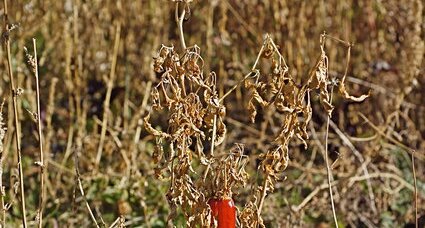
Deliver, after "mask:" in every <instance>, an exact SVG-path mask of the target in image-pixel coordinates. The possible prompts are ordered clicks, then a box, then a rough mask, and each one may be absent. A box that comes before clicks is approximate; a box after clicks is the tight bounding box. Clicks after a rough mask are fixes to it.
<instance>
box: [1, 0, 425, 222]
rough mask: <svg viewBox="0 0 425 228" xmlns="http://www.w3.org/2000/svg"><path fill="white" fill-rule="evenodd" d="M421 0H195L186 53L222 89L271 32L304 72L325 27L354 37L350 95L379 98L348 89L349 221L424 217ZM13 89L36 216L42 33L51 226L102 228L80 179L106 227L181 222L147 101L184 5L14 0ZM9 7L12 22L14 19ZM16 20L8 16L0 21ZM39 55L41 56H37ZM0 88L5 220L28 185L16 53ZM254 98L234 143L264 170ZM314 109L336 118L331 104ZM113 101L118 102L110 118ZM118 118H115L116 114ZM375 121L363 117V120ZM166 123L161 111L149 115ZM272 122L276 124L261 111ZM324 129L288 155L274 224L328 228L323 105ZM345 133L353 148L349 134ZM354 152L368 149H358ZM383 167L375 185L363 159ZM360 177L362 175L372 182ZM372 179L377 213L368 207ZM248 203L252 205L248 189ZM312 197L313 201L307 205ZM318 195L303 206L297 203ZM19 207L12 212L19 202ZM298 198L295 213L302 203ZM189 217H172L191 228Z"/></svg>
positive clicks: (335, 54) (340, 203)
mask: <svg viewBox="0 0 425 228" xmlns="http://www.w3.org/2000/svg"><path fill="white" fill-rule="evenodd" d="M423 5H424V3H423V1H422V0H411V1H397V0H388V1H379V0H374V1H370V0H360V1H353V0H330V1H293V0H286V1H280V0H279V1H278V0H261V1H260V0H246V1H238V0H221V1H219V0H211V1H201V0H199V1H196V0H195V1H193V2H192V3H191V5H190V6H191V7H190V16H189V17H188V18H187V20H186V21H185V22H184V34H185V38H186V43H187V44H188V46H192V45H194V44H197V45H198V46H199V47H200V48H201V55H202V56H203V58H204V61H205V66H204V72H208V71H210V70H212V71H215V72H216V73H217V76H218V77H217V78H218V85H219V91H220V95H223V94H224V93H225V92H226V91H227V90H228V89H229V88H230V87H231V86H233V85H234V84H235V83H236V82H237V81H239V80H240V79H241V78H242V77H243V76H244V75H245V74H246V73H248V72H249V71H250V67H251V66H252V64H253V63H254V61H255V58H256V54H257V53H258V51H259V48H260V47H261V45H262V40H263V37H264V35H265V34H266V33H269V34H270V35H271V36H272V37H273V39H274V41H275V42H276V44H277V45H278V47H279V49H280V51H281V53H282V54H283V56H284V57H285V59H286V60H287V64H288V66H289V70H290V74H291V75H292V76H293V77H294V78H295V79H296V80H298V81H302V80H305V79H306V77H307V76H308V73H309V71H310V69H311V68H312V67H313V66H314V64H315V63H316V60H317V58H318V57H319V55H320V46H319V38H320V34H321V33H323V31H326V32H327V34H329V35H332V36H334V37H338V38H341V39H342V40H346V41H349V42H352V43H353V44H354V46H353V48H352V56H351V65H350V68H349V76H348V78H347V84H348V87H349V88H350V91H351V93H353V94H355V95H360V94H365V93H367V92H368V91H369V90H370V91H371V96H370V97H369V98H368V99H367V100H366V101H365V102H362V103H352V102H349V101H344V100H343V99H341V98H338V97H336V98H335V100H334V104H335V110H334V115H333V118H332V120H333V122H334V124H333V125H331V128H330V132H329V152H330V154H331V155H330V157H331V159H332V162H333V175H334V179H335V180H337V181H338V184H337V185H336V187H335V188H334V192H335V203H336V211H337V213H338V218H339V225H340V226H341V227H403V226H406V227H408V226H409V225H410V226H411V225H412V224H414V209H415V207H414V199H413V190H414V187H413V175H412V161H411V156H410V154H409V153H408V151H412V150H416V174H417V181H418V183H417V187H418V205H419V217H421V219H422V220H423V219H424V216H425V212H424V209H425V206H424V205H425V204H424V203H423V202H424V199H425V175H424V174H425V169H424V165H423V164H424V157H425V156H424V151H425V142H424V138H425V102H424V101H425V96H424V95H425V88H424V83H425V77H424V74H425V70H424V69H425V64H424V61H423V59H424V53H425V51H424V40H425V32H424V31H425V21H424V17H425V11H424V6H423ZM8 7H9V9H8V10H9V20H10V23H13V24H17V25H18V28H17V29H15V30H13V31H11V32H10V40H11V48H12V65H13V71H14V72H15V76H16V79H15V80H16V81H15V84H16V85H17V86H18V87H19V88H22V89H24V93H23V94H22V95H21V96H19V100H18V101H19V113H20V123H21V129H20V131H21V132H22V151H23V163H22V164H23V169H24V182H25V195H26V200H27V202H26V206H27V213H28V218H29V221H30V220H31V222H30V224H31V226H33V225H34V224H36V222H35V218H36V214H37V203H38V198H39V193H40V192H39V191H40V190H39V174H38V167H37V166H36V165H34V162H36V161H38V160H39V157H38V156H39V155H38V153H37V147H38V141H37V140H38V139H37V134H36V132H37V127H36V124H34V121H32V116H31V115H30V114H29V113H28V112H27V111H26V110H35V109H36V108H35V107H36V103H35V102H36V100H35V87H34V86H35V85H34V78H33V76H32V73H31V72H30V70H29V68H28V67H27V63H26V60H25V52H24V47H25V46H26V47H28V49H29V50H30V52H31V50H32V48H30V47H32V38H36V40H37V48H38V59H39V73H40V87H41V117H40V118H41V120H42V121H43V125H44V131H43V133H44V135H45V139H44V144H45V145H44V146H45V154H46V158H45V159H46V161H45V163H46V164H45V165H46V167H47V168H46V169H47V171H46V173H47V179H46V198H45V206H44V222H45V226H46V227H74V226H82V227H89V226H92V225H93V223H92V221H91V219H90V216H89V214H88V211H87V208H86V206H85V203H84V198H83V197H82V196H81V194H80V192H79V189H78V183H77V181H76V172H75V157H76V156H75V155H78V167H79V172H80V174H81V182H82V186H83V189H84V191H85V193H86V199H87V201H88V202H89V204H90V206H91V208H92V210H93V213H94V215H95V217H96V219H97V220H98V222H99V223H100V224H106V225H107V226H109V225H111V224H112V223H113V222H114V221H116V219H117V218H119V217H120V216H121V217H122V218H123V221H124V223H125V224H126V225H127V226H129V227H134V226H142V227H164V226H165V225H166V219H167V216H168V210H169V208H168V205H167V200H166V198H165V193H166V190H167V182H166V181H161V180H157V179H156V178H155V177H154V175H153V174H154V168H155V166H154V165H153V161H152V158H151V155H152V152H153V146H154V143H153V142H154V141H153V137H152V136H150V135H149V134H148V133H147V132H146V131H145V130H144V128H143V117H144V116H145V115H146V114H147V111H148V110H149V109H150V107H149V104H150V102H148V101H149V96H150V90H151V88H152V83H154V82H155V81H156V80H157V79H158V77H159V76H158V75H156V74H155V73H154V71H153V64H152V63H153V57H154V56H155V55H156V52H157V51H158V50H159V48H160V47H161V44H164V45H174V46H175V47H176V49H177V50H181V47H180V44H179V39H178V31H177V26H176V23H175V20H174V10H175V3H174V2H172V1H165V0H139V1H125V0H103V1H101V0H91V1H84V0H63V1H53V0H52V1H45V0H14V1H9V5H8ZM3 14H4V10H3V8H2V9H1V11H0V15H2V17H3ZM2 19H3V18H2ZM117 23H120V24H121V43H120V46H119V49H118V54H117V64H116V71H115V73H116V77H115V80H113V81H111V80H110V76H109V74H110V70H111V61H112V56H113V45H114V37H115V32H116V27H117V26H116V25H117ZM345 51H346V49H344V48H342V47H341V46H340V45H335V43H329V45H328V46H327V52H328V56H329V59H330V66H329V72H330V74H331V75H333V76H334V77H338V76H339V77H340V76H342V74H343V72H344V69H345V55H346V52H345ZM31 53H32V52H31ZM0 56H2V57H1V58H0V69H1V71H0V72H1V73H2V78H3V80H2V81H1V86H0V94H1V97H2V98H4V99H5V107H4V110H3V115H4V121H5V122H6V124H7V133H6V136H5V139H4V145H3V146H4V150H3V153H2V156H3V163H2V164H1V165H2V167H1V168H2V177H1V178H2V180H3V185H4V188H5V192H4V193H5V200H6V203H7V206H8V209H7V211H6V223H7V224H8V227H16V226H18V224H20V217H21V211H20V207H19V197H18V195H17V194H16V189H17V187H16V184H17V181H18V178H17V168H16V167H17V166H16V161H17V158H16V153H15V147H14V140H15V139H14V134H13V132H14V131H16V129H14V125H13V114H12V113H13V108H12V105H11V93H10V91H9V89H8V88H9V87H8V85H9V78H8V76H7V70H6V69H7V65H6V54H5V51H4V49H2V50H1V55H0ZM108 83H112V87H111V88H112V90H111V97H110V102H109V103H110V106H109V108H107V109H104V100H105V98H106V97H107V87H108V86H107V84H108ZM245 96H246V91H245V90H244V89H243V88H238V89H237V91H236V92H235V93H233V94H232V95H231V96H230V97H229V98H227V99H226V102H225V105H226V107H227V117H226V119H225V122H226V124H227V126H228V134H227V137H226V140H225V143H224V144H223V145H222V147H223V148H229V147H231V146H232V145H233V144H234V143H243V144H245V149H246V153H247V154H248V155H250V162H249V164H248V166H249V167H248V171H249V172H250V174H251V175H254V176H255V173H256V170H255V169H256V165H257V164H256V160H257V158H256V154H258V150H260V149H261V148H262V145H264V144H267V143H270V140H271V139H270V138H267V137H264V136H267V133H262V132H261V130H262V128H261V126H259V125H255V124H250V123H249V119H248V115H246V111H245V110H246V99H245ZM313 109H316V110H319V111H317V112H313V113H324V112H323V111H320V109H321V107H320V106H318V105H317V106H313ZM104 110H106V111H104ZM104 114H106V116H105V115H104ZM362 114H363V115H364V116H365V117H366V118H363V117H362ZM105 118H106V120H107V132H106V137H105V140H104V144H103V149H102V157H101V159H100V163H99V164H97V163H96V157H97V154H98V146H99V141H100V138H101V134H100V133H101V125H102V120H103V119H105ZM151 118H152V120H153V121H154V122H156V123H157V125H159V126H164V127H165V125H161V123H164V121H165V120H164V119H161V117H160V116H156V117H155V116H153V117H151ZM259 118H266V117H262V116H261V115H260V117H259ZM313 122H314V124H313V125H312V126H311V127H314V128H315V129H316V131H315V134H314V135H313V134H312V135H311V136H310V137H311V140H310V142H309V148H308V149H307V150H304V147H303V146H302V145H301V142H294V143H293V145H291V146H290V159H291V161H290V164H289V167H288V169H287V170H286V171H285V172H284V173H283V174H282V177H286V180H284V181H281V182H279V184H278V185H276V190H275V192H274V193H273V194H272V195H270V196H268V197H267V198H266V201H265V206H264V209H263V212H262V215H263V218H264V220H265V224H266V226H267V227H314V226H316V227H330V226H331V225H332V213H331V208H330V206H329V202H328V192H327V191H326V187H325V188H323V187H322V186H323V184H324V183H326V180H327V179H326V178H327V177H326V167H325V164H324V160H323V157H322V156H321V154H320V153H321V152H320V146H321V143H323V140H322V139H323V137H324V132H325V124H324V123H325V117H324V116H322V115H320V114H314V116H313ZM347 141H348V142H347ZM356 154H357V155H356ZM363 165H365V166H366V167H367V169H368V171H369V173H370V175H371V176H370V177H369V178H364V176H363V172H362V166H363ZM362 178H363V179H362ZM366 179H367V180H369V181H370V182H369V183H370V185H371V186H372V193H373V195H374V200H375V204H376V208H371V207H370V203H369V202H370V194H371V193H370V191H369V190H368V189H369V188H368V184H367V181H366ZM249 190H250V189H249V186H248V187H247V188H246V189H240V190H239V194H238V195H237V196H236V198H235V202H236V205H237V206H238V207H239V208H240V209H241V208H242V207H243V205H244V203H245V202H246V200H247V199H246V197H247V195H248V192H249ZM309 197H311V198H309ZM306 199H309V200H308V202H306V204H305V205H303V206H302V207H298V205H300V204H301V203H303V201H305V200H306ZM9 206H10V207H9ZM297 207H298V208H297ZM183 219H184V218H183V217H180V220H178V221H175V224H176V225H177V226H182V224H184V221H183Z"/></svg>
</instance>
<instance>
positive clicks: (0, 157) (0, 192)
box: [0, 99, 6, 227]
mask: <svg viewBox="0 0 425 228" xmlns="http://www.w3.org/2000/svg"><path fill="white" fill-rule="evenodd" d="M3 107H4V99H3V102H2V104H1V106H0V115H1V116H3ZM2 120H4V119H2ZM0 127H2V128H3V125H0ZM0 140H3V139H2V138H0ZM0 145H1V147H0V207H1V208H0V209H1V225H2V227H6V208H5V205H4V197H5V191H4V186H3V161H4V158H5V153H4V145H3V142H0Z"/></svg>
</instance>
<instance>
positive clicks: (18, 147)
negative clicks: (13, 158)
mask: <svg viewBox="0 0 425 228" xmlns="http://www.w3.org/2000/svg"><path fill="white" fill-rule="evenodd" d="M3 4H4V16H3V17H4V34H5V39H4V42H5V46H6V54H7V70H8V75H9V80H10V92H11V93H12V103H13V116H14V120H15V138H16V154H17V156H18V175H19V191H20V192H21V210H22V225H23V227H24V228H26V227H27V212H26V209H25V189H24V177H23V171H22V154H21V134H20V132H19V130H20V128H19V114H18V104H17V103H18V101H17V98H18V93H17V90H16V88H15V83H14V77H13V71H12V56H11V53H10V39H9V35H10V34H9V32H10V31H9V30H10V27H9V18H8V12H7V0H4V1H3Z"/></svg>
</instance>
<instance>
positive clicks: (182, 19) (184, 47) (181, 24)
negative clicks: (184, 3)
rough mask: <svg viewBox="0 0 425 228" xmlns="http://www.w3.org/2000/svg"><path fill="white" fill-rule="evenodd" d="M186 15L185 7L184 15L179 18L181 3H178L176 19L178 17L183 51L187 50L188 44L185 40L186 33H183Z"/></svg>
mask: <svg viewBox="0 0 425 228" xmlns="http://www.w3.org/2000/svg"><path fill="white" fill-rule="evenodd" d="M185 15H186V9H185V8H184V7H183V10H182V13H181V14H180V16H179V2H177V3H176V12H175V17H176V22H177V26H178V28H179V36H180V42H181V45H182V48H183V51H185V50H186V42H185V40H184V33H183V21H184V16H185Z"/></svg>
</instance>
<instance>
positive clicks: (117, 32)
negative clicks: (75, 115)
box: [96, 23, 121, 170]
mask: <svg viewBox="0 0 425 228" xmlns="http://www.w3.org/2000/svg"><path fill="white" fill-rule="evenodd" d="M120 33H121V24H120V23H118V25H117V27H116V30H115V42H114V49H113V53H112V61H111V71H110V74H109V78H108V81H107V90H106V97H105V100H104V104H103V116H102V131H101V133H100V141H99V147H98V148H97V156H96V170H97V169H98V168H99V163H100V159H101V158H102V151H103V144H104V142H105V136H106V130H107V124H108V113H109V103H110V101H111V94H112V87H113V86H114V81H115V69H116V66H117V58H118V48H119V46H120Z"/></svg>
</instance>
